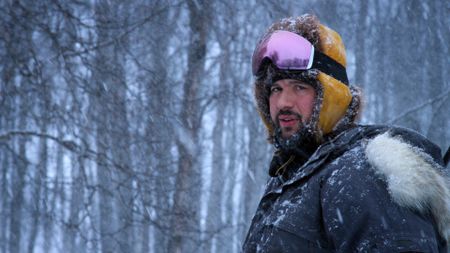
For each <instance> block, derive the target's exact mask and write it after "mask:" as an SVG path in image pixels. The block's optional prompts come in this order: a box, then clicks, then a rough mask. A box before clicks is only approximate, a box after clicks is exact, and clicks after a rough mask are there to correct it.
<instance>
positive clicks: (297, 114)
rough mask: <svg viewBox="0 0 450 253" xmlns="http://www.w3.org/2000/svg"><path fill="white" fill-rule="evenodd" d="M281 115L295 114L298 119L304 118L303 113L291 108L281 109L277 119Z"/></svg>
mask: <svg viewBox="0 0 450 253" xmlns="http://www.w3.org/2000/svg"><path fill="white" fill-rule="evenodd" d="M280 115H293V116H295V117H296V119H298V120H301V119H302V118H303V117H302V115H301V114H299V113H296V112H293V111H291V110H280V111H279V112H278V113H277V119H278V118H279V117H280Z"/></svg>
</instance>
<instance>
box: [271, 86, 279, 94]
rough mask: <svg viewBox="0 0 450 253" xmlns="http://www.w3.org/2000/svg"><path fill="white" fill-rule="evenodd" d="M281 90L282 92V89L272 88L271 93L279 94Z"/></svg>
mask: <svg viewBox="0 0 450 253" xmlns="http://www.w3.org/2000/svg"><path fill="white" fill-rule="evenodd" d="M280 90H281V89H280V87H272V88H270V93H274V92H278V91H280Z"/></svg>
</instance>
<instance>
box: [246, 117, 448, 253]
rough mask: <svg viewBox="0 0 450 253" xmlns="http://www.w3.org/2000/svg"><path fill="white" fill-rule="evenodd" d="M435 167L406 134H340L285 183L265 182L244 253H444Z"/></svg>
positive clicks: (440, 182)
mask: <svg viewBox="0 0 450 253" xmlns="http://www.w3.org/2000/svg"><path fill="white" fill-rule="evenodd" d="M395 144H397V145H398V146H396V145H395ZM412 152H413V153H412ZM440 164H442V158H441V157H440V150H439V148H437V147H436V146H435V145H434V144H432V143H431V142H429V141H428V140H427V139H426V138H424V137H422V136H421V135H419V134H417V133H415V132H412V131H410V130H406V129H402V128H391V127H385V126H381V127H380V126H365V127H363V126H360V127H356V128H353V129H351V130H349V131H346V132H345V133H342V134H341V135H339V136H338V137H336V138H335V139H334V140H333V141H331V142H329V143H327V144H324V145H322V146H321V147H319V149H318V150H317V151H316V152H315V154H313V155H312V156H311V157H310V159H309V160H308V161H307V162H306V163H305V164H303V165H301V166H300V167H299V168H298V169H297V170H296V173H295V174H294V175H293V176H292V178H291V179H289V180H288V181H283V180H280V179H279V178H276V177H274V178H271V179H270V180H269V182H268V186H267V188H266V192H265V194H264V196H263V198H262V199H261V202H260V204H259V206H258V210H257V212H256V214H255V216H254V218H253V220H252V225H251V227H250V229H249V232H248V234H247V238H246V240H245V242H244V245H243V252H408V251H409V252H447V234H448V224H449V222H448V220H449V219H448V216H449V210H448V206H449V205H448V203H449V202H448V201H449V197H448V195H449V194H448V192H449V191H448V188H447V186H446V179H445V178H444V177H443V176H442V175H441V174H442V172H441V171H440V170H441V166H440ZM405 167H407V168H408V169H405ZM421 189H422V191H421ZM424 191H427V192H424Z"/></svg>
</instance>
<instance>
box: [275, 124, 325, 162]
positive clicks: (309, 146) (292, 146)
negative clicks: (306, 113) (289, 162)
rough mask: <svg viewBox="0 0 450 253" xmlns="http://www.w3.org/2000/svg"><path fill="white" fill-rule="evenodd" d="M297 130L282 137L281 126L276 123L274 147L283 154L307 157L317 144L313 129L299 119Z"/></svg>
mask: <svg viewBox="0 0 450 253" xmlns="http://www.w3.org/2000/svg"><path fill="white" fill-rule="evenodd" d="M299 124H300V126H299V130H298V131H297V132H296V133H294V134H293V135H292V136H290V137H289V138H283V137H282V133H281V128H280V126H279V125H278V124H277V126H276V129H275V136H274V137H275V138H274V139H275V143H274V145H275V148H276V149H277V150H279V151H281V152H283V153H284V154H291V155H296V156H300V157H302V158H306V159H307V158H309V157H310V156H311V155H312V153H313V152H314V151H315V150H316V148H317V147H318V146H319V145H318V142H317V141H316V138H315V134H314V130H313V128H312V127H311V125H310V124H303V123H302V122H301V121H300V123H299Z"/></svg>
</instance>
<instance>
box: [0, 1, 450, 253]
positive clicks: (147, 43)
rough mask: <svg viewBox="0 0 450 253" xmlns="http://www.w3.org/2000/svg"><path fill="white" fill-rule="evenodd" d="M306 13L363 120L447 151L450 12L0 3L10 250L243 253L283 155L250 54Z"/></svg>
mask: <svg viewBox="0 0 450 253" xmlns="http://www.w3.org/2000/svg"><path fill="white" fill-rule="evenodd" d="M306 12H310V13H314V14H316V15H317V16H318V17H319V18H320V19H321V21H322V22H323V23H325V24H326V25H328V26H330V27H332V28H333V29H335V30H337V31H338V32H339V33H340V34H341V36H342V38H343V40H344V42H345V44H346V48H347V57H348V65H349V66H348V73H349V77H350V81H351V83H353V84H356V85H359V86H361V87H362V88H363V89H364V90H365V100H366V106H365V112H364V116H363V117H362V118H361V121H362V123H389V124H397V125H402V126H407V127H410V128H412V129H415V130H417V131H419V132H420V133H422V134H424V135H426V136H427V137H429V138H430V139H431V140H433V141H434V142H435V143H437V144H438V145H439V146H440V147H441V149H445V150H446V149H447V147H448V145H450V131H449V129H450V117H449V115H450V83H449V79H450V74H449V70H450V61H449V59H450V57H449V53H450V52H449V45H450V43H449V42H450V29H449V27H450V15H449V13H450V2H449V1H448V0H436V1H421V0H396V1H391V0H363V1H350V0H346V1H344V0H343V1H332V0H330V1H325V0H308V1H307V0H304V1H298V0H291V1H276V0H262V1H255V0H250V1H241V0H228V1H222V0H211V1H207V0H205V1H202V0H171V1H164V0H159V1H143V0H133V1H119V0H108V1H106V0H90V1H89V0H88V1H82V0H72V1H64V0H52V1H48V0H47V1H32V0H28V1H19V0H0V54H1V63H0V227H1V229H0V252H1V253H6V252H14V253H16V252H19V253H21V252H66V253H69V252H155V253H166V252H167V253H172V252H183V253H185V252H214V253H218V252H227V253H228V252H238V251H239V248H240V245H241V242H242V240H243V236H244V235H245V233H246V230H247V228H248V225H249V222H250V220H251V217H252V215H253V213H254V211H255V208H256V204H257V203H258V201H259V198H260V195H261V193H262V190H263V187H264V184H265V181H266V179H267V177H268V174H267V168H268V161H269V159H270V156H271V152H272V148H271V146H270V145H268V144H267V142H266V141H265V131H264V127H263V125H262V123H261V121H260V119H259V117H258V115H257V113H256V110H255V103H254V100H253V94H252V76H251V70H250V60H251V54H252V52H253V49H254V46H255V43H256V42H257V41H258V39H259V36H261V35H262V33H263V31H264V30H265V29H266V28H267V27H268V25H269V24H271V23H272V22H273V21H275V20H277V19H279V18H282V17H286V16H290V15H294V16H296V15H300V14H303V13H306Z"/></svg>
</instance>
